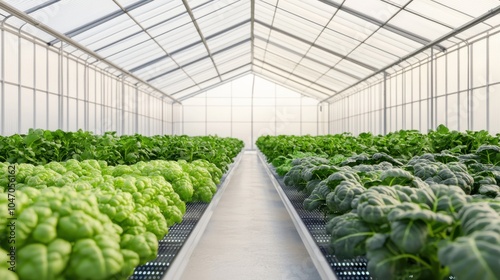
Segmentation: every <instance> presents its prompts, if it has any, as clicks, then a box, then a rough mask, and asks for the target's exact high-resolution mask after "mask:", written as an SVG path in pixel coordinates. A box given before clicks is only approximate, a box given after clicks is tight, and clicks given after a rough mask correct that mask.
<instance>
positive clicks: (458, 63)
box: [457, 47, 460, 131]
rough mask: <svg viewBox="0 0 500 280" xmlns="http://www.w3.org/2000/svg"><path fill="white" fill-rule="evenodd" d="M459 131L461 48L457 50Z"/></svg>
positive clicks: (458, 120) (458, 118) (458, 125)
mask: <svg viewBox="0 0 500 280" xmlns="http://www.w3.org/2000/svg"><path fill="white" fill-rule="evenodd" d="M457 130H458V131H460V47H459V48H457Z"/></svg>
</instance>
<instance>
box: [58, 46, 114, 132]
mask: <svg viewBox="0 0 500 280" xmlns="http://www.w3.org/2000/svg"><path fill="white" fill-rule="evenodd" d="M61 48H62V43H61ZM70 80H71V78H70V77H69V56H68V55H66V131H69V81H70ZM101 98H102V95H101ZM101 104H102V102H101ZM101 108H102V107H101ZM103 121H104V116H103V115H101V124H102V122H103ZM101 129H102V125H101Z"/></svg>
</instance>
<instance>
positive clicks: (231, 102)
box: [229, 81, 233, 137]
mask: <svg viewBox="0 0 500 280" xmlns="http://www.w3.org/2000/svg"><path fill="white" fill-rule="evenodd" d="M230 83H231V97H230V98H229V113H230V114H231V118H230V124H229V126H230V128H229V135H231V137H233V81H231V82H230Z"/></svg>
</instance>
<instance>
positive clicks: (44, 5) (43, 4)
mask: <svg viewBox="0 0 500 280" xmlns="http://www.w3.org/2000/svg"><path fill="white" fill-rule="evenodd" d="M57 2H61V0H51V1H47V2H45V3H42V4H40V5H37V6H35V7H33V8H31V9H28V10H26V11H24V12H25V13H27V14H31V13H34V12H36V11H38V10H40V9H43V8H45V7H48V6H50V5H52V4H55V3H57Z"/></svg>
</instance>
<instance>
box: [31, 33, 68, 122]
mask: <svg viewBox="0 0 500 280" xmlns="http://www.w3.org/2000/svg"><path fill="white" fill-rule="evenodd" d="M58 67H59V66H58ZM59 102H60V100H59ZM36 111H37V110H36V44H35V42H33V128H37V125H36ZM59 115H60V114H59ZM60 127H61V126H58V128H60Z"/></svg>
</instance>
